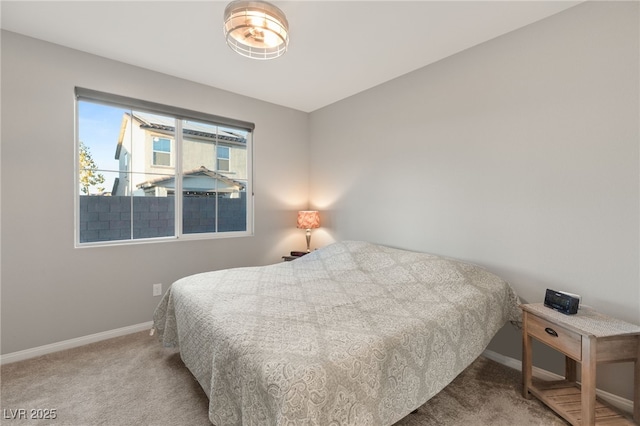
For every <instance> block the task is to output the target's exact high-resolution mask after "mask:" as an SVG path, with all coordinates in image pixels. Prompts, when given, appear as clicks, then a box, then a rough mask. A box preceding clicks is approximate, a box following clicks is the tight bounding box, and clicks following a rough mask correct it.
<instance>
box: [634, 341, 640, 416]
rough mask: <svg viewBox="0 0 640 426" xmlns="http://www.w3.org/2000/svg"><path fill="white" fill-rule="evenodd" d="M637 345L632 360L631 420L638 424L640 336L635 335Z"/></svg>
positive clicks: (639, 412) (639, 405)
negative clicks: (634, 359)
mask: <svg viewBox="0 0 640 426" xmlns="http://www.w3.org/2000/svg"><path fill="white" fill-rule="evenodd" d="M636 341H637V342H636V343H637V346H638V349H637V354H636V362H634V363H633V364H634V375H633V376H634V378H633V420H635V422H636V423H638V424H640V336H636Z"/></svg>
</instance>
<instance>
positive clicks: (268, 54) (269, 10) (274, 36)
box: [224, 0, 289, 59]
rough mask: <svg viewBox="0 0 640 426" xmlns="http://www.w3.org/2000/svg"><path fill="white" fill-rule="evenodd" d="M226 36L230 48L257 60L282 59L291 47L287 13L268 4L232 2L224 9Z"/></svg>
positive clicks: (261, 2)
mask: <svg viewBox="0 0 640 426" xmlns="http://www.w3.org/2000/svg"><path fill="white" fill-rule="evenodd" d="M224 35H225V37H226V39H227V44H228V45H229V47H230V48H231V49H233V50H235V51H236V52H238V53H239V54H240V55H242V56H246V57H247V58H253V59H274V58H277V57H278V56H282V55H283V54H284V53H285V52H286V51H287V46H288V45H289V23H288V22H287V18H286V17H285V16H284V13H283V12H282V11H281V10H280V9H278V8H277V7H276V6H274V5H272V4H271V3H267V2H265V1H245V0H236V1H232V2H231V3H229V4H228V5H227V7H226V8H225V9H224Z"/></svg>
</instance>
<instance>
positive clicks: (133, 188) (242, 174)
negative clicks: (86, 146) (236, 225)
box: [111, 111, 247, 198]
mask: <svg viewBox="0 0 640 426" xmlns="http://www.w3.org/2000/svg"><path fill="white" fill-rule="evenodd" d="M182 136H183V149H182V170H184V172H183V174H184V179H183V182H182V186H183V188H182V190H183V193H185V195H192V196H193V195H200V196H212V195H214V194H215V195H217V196H222V197H231V198H236V197H238V196H239V192H240V191H243V190H244V189H245V188H246V182H247V139H246V135H245V134H242V133H241V132H240V131H235V130H229V129H223V128H221V127H217V126H214V125H210V124H205V123H199V122H193V121H182ZM175 143H176V139H175V122H174V120H173V119H172V118H169V117H164V116H161V115H156V114H150V113H143V112H137V111H134V112H132V113H125V114H124V115H123V117H122V124H121V127H120V135H119V137H118V145H117V147H116V154H115V158H116V160H119V176H118V178H116V179H115V181H114V184H113V189H112V191H111V192H112V195H114V196H117V195H134V196H155V197H164V196H168V195H174V194H175V176H174V173H175V170H176V156H175V152H176V150H175Z"/></svg>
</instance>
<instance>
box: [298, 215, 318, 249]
mask: <svg viewBox="0 0 640 426" xmlns="http://www.w3.org/2000/svg"><path fill="white" fill-rule="evenodd" d="M297 227H298V228H300V229H306V230H307V253H309V252H310V251H311V249H310V244H311V230H312V229H315V228H319V227H320V215H319V214H318V212H317V211H315V210H302V211H299V212H298V226H297Z"/></svg>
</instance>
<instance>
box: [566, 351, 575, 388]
mask: <svg viewBox="0 0 640 426" xmlns="http://www.w3.org/2000/svg"><path fill="white" fill-rule="evenodd" d="M577 364H578V363H577V362H576V360H575V359H572V358H569V357H568V356H565V357H564V378H565V379H567V380H568V381H570V382H574V383H575V381H576V380H577V378H578V374H577V372H578V369H577Z"/></svg>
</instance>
